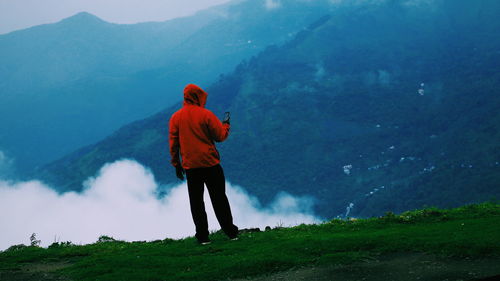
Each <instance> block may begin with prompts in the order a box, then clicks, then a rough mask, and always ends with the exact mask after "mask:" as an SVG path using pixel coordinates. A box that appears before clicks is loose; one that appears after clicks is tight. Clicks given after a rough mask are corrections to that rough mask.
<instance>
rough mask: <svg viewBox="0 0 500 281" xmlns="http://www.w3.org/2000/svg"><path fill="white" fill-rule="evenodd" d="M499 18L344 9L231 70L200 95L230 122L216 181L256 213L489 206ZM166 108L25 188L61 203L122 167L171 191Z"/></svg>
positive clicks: (429, 10)
mask: <svg viewBox="0 0 500 281" xmlns="http://www.w3.org/2000/svg"><path fill="white" fill-rule="evenodd" d="M498 12H500V2H496V1H473V2H472V1H465V0H464V1H455V0H444V1H407V2H404V1H403V2H400V1H387V2H385V3H383V4H381V3H378V2H377V4H361V5H348V4H344V5H340V6H338V7H337V8H336V9H334V10H333V11H332V12H331V13H329V14H328V15H327V16H324V17H320V18H318V19H317V20H316V22H314V23H313V24H311V25H310V26H309V28H307V29H305V30H303V31H301V32H300V33H298V34H297V35H296V36H295V37H294V39H292V40H290V41H289V42H288V43H286V44H285V45H283V46H281V47H276V46H274V47H269V48H267V49H266V50H265V51H264V52H262V53H261V54H259V55H258V56H256V57H254V58H252V59H251V60H249V61H248V62H246V63H242V64H240V65H239V66H238V67H237V68H236V70H235V71H234V72H233V73H231V74H228V75H225V76H222V77H220V78H219V80H218V82H216V83H215V84H213V85H212V86H211V87H209V88H208V89H207V91H208V93H209V99H208V103H207V107H208V108H210V109H211V110H213V112H215V113H216V114H218V115H219V116H221V115H222V113H223V112H224V111H227V110H229V111H231V112H232V129H231V130H232V133H231V136H230V138H229V139H228V140H227V141H226V142H225V143H222V144H221V145H220V146H219V147H220V151H221V155H222V163H223V166H224V168H225V171H226V176H227V178H228V180H229V181H231V182H232V183H233V184H238V185H242V186H243V187H245V188H246V189H247V190H249V192H251V193H252V194H255V195H257V196H258V198H259V199H261V200H262V201H264V202H267V201H269V200H271V199H272V198H273V197H274V196H275V195H276V194H277V193H278V192H280V191H287V192H291V193H293V194H300V195H310V196H313V197H314V198H316V200H317V201H316V202H317V208H316V211H317V212H318V213H319V214H321V215H323V216H325V217H333V216H337V215H345V214H346V212H347V211H349V215H351V216H372V215H380V214H383V213H384V212H386V211H402V210H406V209H411V208H418V207H422V206H425V205H433V206H441V207H449V206H458V205H461V204H465V203H470V202H478V201H483V200H487V199H491V198H492V197H496V198H499V195H500V165H499V161H500V133H499V132H500V113H499V111H498V108H500V95H499V89H500V84H499V81H500V72H498V65H499V64H500V52H499V51H498V50H500V38H499V37H498V36H496V33H495V31H496V30H500V22H499V21H498V20H497V19H496V14H497V13H498ZM178 95H181V91H179V93H178ZM179 106H180V105H175V106H173V107H171V108H169V109H167V110H165V111H162V112H161V113H159V114H157V115H155V116H152V117H150V118H148V119H144V120H141V121H137V122H134V123H132V124H130V125H128V126H125V127H123V128H122V129H120V130H118V131H117V132H115V133H114V134H113V135H111V136H109V137H108V138H106V139H104V140H103V141H101V142H99V143H97V144H95V145H92V146H88V147H86V148H84V149H81V150H79V151H77V152H75V153H73V154H70V155H69V156H66V157H65V158H62V159H61V160H59V161H56V162H53V163H52V164H50V165H47V166H45V167H44V168H43V169H41V170H39V171H38V175H40V176H42V177H43V178H44V179H46V180H47V181H49V182H51V183H53V184H55V186H58V187H61V188H62V189H61V190H69V189H72V190H73V189H78V188H81V182H82V181H83V180H85V179H86V178H87V177H88V176H91V175H94V174H95V172H96V171H97V170H98V169H99V168H100V167H101V166H102V165H103V164H104V163H106V162H111V161H115V160H117V159H120V158H134V159H136V160H138V161H139V162H141V163H142V164H144V165H146V166H148V167H150V168H151V169H152V170H153V172H154V174H155V176H156V178H157V180H159V181H160V182H162V183H175V182H176V179H175V177H174V173H173V169H172V168H171V167H170V166H169V163H168V161H169V156H168V145H167V144H168V141H167V133H168V132H167V123H168V119H169V117H170V115H171V114H172V113H173V112H174V111H175V110H177V109H178V108H179ZM351 203H352V204H353V205H351ZM348 206H350V208H348V210H347V209H346V208H347V207H348Z"/></svg>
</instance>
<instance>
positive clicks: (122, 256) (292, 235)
mask: <svg viewBox="0 0 500 281" xmlns="http://www.w3.org/2000/svg"><path fill="white" fill-rule="evenodd" d="M211 239H212V241H213V242H212V244H210V245H208V246H201V245H198V244H197V243H196V242H195V239H194V238H193V237H189V238H186V239H183V240H175V241H174V240H170V239H165V240H158V241H152V242H145V241H137V242H123V241H114V240H113V239H112V238H110V237H105V236H101V238H100V239H99V241H98V242H96V243H94V244H91V245H73V244H71V243H69V242H67V243H54V244H53V245H51V246H50V247H48V248H47V249H45V248H40V247H36V246H30V247H26V246H20V245H18V246H12V247H11V248H9V249H8V250H6V251H4V252H0V279H1V280H233V279H237V278H247V279H245V280H248V279H250V280H271V279H266V278H272V276H283V274H285V276H288V277H289V278H287V279H285V280H299V279H295V277H294V276H296V274H299V273H300V274H302V275H303V274H309V275H308V276H309V277H310V278H309V279H308V280H337V279H335V277H336V276H347V275H346V274H347V273H346V270H347V271H349V270H350V269H353V266H355V267H358V269H359V268H361V269H363V268H365V269H366V270H368V271H367V272H363V271H361V272H358V273H356V274H357V275H356V276H358V277H359V278H360V279H361V277H363V274H365V276H364V277H367V276H366V274H370V278H371V279H370V280H418V278H417V277H421V278H422V279H421V280H444V279H448V280H472V279H474V278H483V277H488V276H493V275H500V262H499V261H500V205H499V204H496V203H483V204H476V205H467V206H464V207H460V208H456V209H448V210H443V209H436V208H427V209H422V210H415V211H408V212H404V213H401V214H398V215H395V214H393V213H387V214H386V215H385V216H383V217H378V218H370V219H358V220H356V219H349V220H338V219H334V220H331V221H327V222H324V223H322V224H318V225H300V226H296V227H292V228H281V227H277V228H274V229H272V230H267V231H262V232H246V233H242V234H241V236H240V240H238V241H229V240H228V239H227V238H226V237H225V236H223V235H222V234H221V233H214V234H212V235H211ZM394 255H396V256H397V257H398V258H394V257H395V256H394ZM416 255H417V256H418V258H417V260H416V261H415V256H416ZM405 257H406V258H405ZM381 261H383V262H384V264H385V265H390V264H391V263H392V266H389V267H388V269H389V270H390V272H387V271H382V272H376V269H377V267H376V266H377V264H379V263H381ZM401 261H406V263H405V262H403V263H402V264H401ZM398 262H399V264H396V263H398ZM417 263H418V264H420V265H418V264H417ZM422 264H424V265H425V266H423V265H422ZM374 265H375V267H374ZM457 265H460V266H457ZM481 265H483V266H481ZM398 268H399V269H401V270H403V269H404V270H403V271H404V272H405V274H403V275H402V277H401V276H399V277H401V278H398V277H397V276H396V275H395V277H394V278H398V279H392V277H391V274H392V273H395V274H396V273H397V272H396V271H397V270H398ZM417 268H419V269H420V270H421V271H418V270H417ZM426 268H427V269H426ZM450 268H452V269H450ZM314 270H318V272H321V274H313V273H312V271H314ZM393 270H394V272H392V271H393ZM412 270H413V271H412ZM305 272H306V273H305ZM408 272H409V273H408ZM412 272H413V273H412ZM325 274H326V276H325ZM328 274H332V275H331V276H328ZM342 274H344V275H342ZM419 274H420V275H419ZM349 276H350V275H349ZM381 277H382V279H380V278H381ZM311 278H312V279H311ZM384 278H385V279H384ZM273 280H274V279H273ZM278 280H279V279H278ZM338 280H342V279H338ZM474 280H475V279H474Z"/></svg>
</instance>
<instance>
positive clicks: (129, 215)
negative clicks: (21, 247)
mask: <svg viewBox="0 0 500 281" xmlns="http://www.w3.org/2000/svg"><path fill="white" fill-rule="evenodd" d="M85 187H86V189H85V190H84V191H83V192H82V193H75V192H67V193H64V194H58V193H56V192H55V191H54V190H53V189H52V188H50V187H48V186H47V185H45V184H43V183H41V182H39V181H29V182H20V183H13V182H7V181H0V229H2V231H1V232H0V250H3V249H6V248H8V247H9V246H11V245H14V244H21V243H22V244H29V236H30V235H31V233H36V234H37V238H38V239H40V240H41V241H42V246H47V245H50V244H51V243H52V242H54V240H57V241H60V242H63V241H72V242H73V243H76V244H86V243H93V242H95V241H96V240H97V238H98V237H99V236H100V235H108V236H112V237H114V238H116V239H123V240H127V241H135V240H155V239H164V238H166V237H169V238H182V237H187V236H192V235H194V224H193V222H192V219H191V213H190V209H189V200H188V193H187V186H186V184H185V183H182V184H180V185H178V186H176V187H174V188H172V189H171V190H170V191H169V193H168V194H167V195H166V196H165V197H163V198H161V199H158V198H157V197H156V195H155V191H156V188H157V184H156V182H155V180H154V177H153V175H152V174H151V172H150V171H149V170H148V169H145V168H144V167H143V166H141V165H140V164H139V163H137V162H134V161H131V160H121V161H117V162H115V163H112V164H108V165H105V166H104V167H103V168H102V169H101V171H100V172H99V174H98V175H97V177H96V178H92V179H89V180H87V181H86V183H85ZM226 187H227V195H228V198H229V201H230V204H231V207H232V212H233V217H234V221H235V224H236V225H238V226H239V227H240V228H248V227H260V228H263V227H265V226H267V225H269V226H271V227H274V226H276V225H278V224H283V225H284V226H290V225H297V224H300V223H315V222H319V219H318V218H316V217H315V216H314V215H312V214H311V206H312V200H311V199H309V198H306V197H304V198H297V197H293V196H291V195H289V194H286V193H282V194H280V195H279V196H278V197H277V199H276V200H275V201H274V202H273V203H272V204H270V205H269V206H267V207H262V206H261V205H260V203H259V202H258V200H257V199H256V198H255V197H252V196H249V195H248V194H247V193H246V192H245V191H244V190H243V189H242V188H240V187H238V186H234V185H231V184H229V183H227V186H226ZM205 203H206V209H207V214H208V220H209V225H210V229H211V230H216V229H219V226H218V223H217V220H216V218H215V215H214V213H213V209H212V206H211V204H210V200H209V198H208V192H205Z"/></svg>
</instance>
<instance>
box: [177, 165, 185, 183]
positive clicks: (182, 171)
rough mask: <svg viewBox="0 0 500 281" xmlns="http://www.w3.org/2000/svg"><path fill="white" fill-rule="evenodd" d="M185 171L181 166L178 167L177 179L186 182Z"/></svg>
mask: <svg viewBox="0 0 500 281" xmlns="http://www.w3.org/2000/svg"><path fill="white" fill-rule="evenodd" d="M184 173H185V172H184V169H183V168H182V167H181V166H176V167H175V174H176V175H177V178H178V179H180V180H181V181H183V180H184Z"/></svg>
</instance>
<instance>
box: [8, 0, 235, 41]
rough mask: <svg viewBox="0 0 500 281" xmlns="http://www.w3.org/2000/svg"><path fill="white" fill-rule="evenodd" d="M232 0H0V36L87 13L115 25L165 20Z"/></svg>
mask: <svg viewBox="0 0 500 281" xmlns="http://www.w3.org/2000/svg"><path fill="white" fill-rule="evenodd" d="M229 1H230V0H0V34H4V33H8V32H10V31H13V30H18V29H24V28H27V27H30V26H34V25H39V24H44V23H52V22H57V21H59V20H61V19H63V18H67V17H69V16H72V15H74V14H76V13H78V12H82V11H86V12H89V13H91V14H94V15H96V16H98V17H100V18H101V19H103V20H105V21H109V22H114V23H136V22H144V21H163V20H167V19H171V18H176V17H181V16H187V15H190V14H193V13H194V12H196V11H198V10H201V9H204V8H207V7H210V6H214V5H218V4H223V3H226V2H229Z"/></svg>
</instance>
